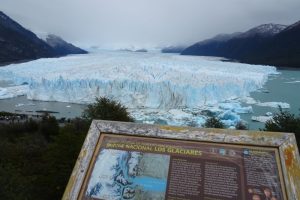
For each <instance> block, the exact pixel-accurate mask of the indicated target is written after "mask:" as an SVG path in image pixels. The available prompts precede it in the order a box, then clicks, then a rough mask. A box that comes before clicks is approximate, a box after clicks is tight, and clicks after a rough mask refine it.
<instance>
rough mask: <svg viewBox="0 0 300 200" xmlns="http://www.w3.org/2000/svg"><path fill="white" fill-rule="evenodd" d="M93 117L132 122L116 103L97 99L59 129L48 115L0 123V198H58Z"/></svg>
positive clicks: (32, 199)
mask: <svg viewBox="0 0 300 200" xmlns="http://www.w3.org/2000/svg"><path fill="white" fill-rule="evenodd" d="M93 118H95V119H103V120H115V121H132V118H131V117H130V116H129V114H128V112H127V110H126V108H125V107H123V106H122V105H120V104H119V103H118V102H115V101H110V100H108V99H107V98H99V99H97V101H96V103H95V104H91V105H90V106H89V107H88V108H87V109H86V110H85V112H84V117H83V118H76V119H73V120H72V121H70V123H66V124H64V126H62V127H61V126H59V124H58V121H57V120H56V118H54V117H52V116H49V115H45V116H43V118H42V119H41V120H40V121H34V120H31V119H29V120H26V121H25V122H20V123H18V122H16V121H15V122H14V123H12V122H11V123H2V124H0V186H1V187H0V199H14V200H18V199H20V200H21V199H22V200H24V199H30V200H35V199H37V200H40V199H45V200H47V199H49V200H54V199H61V197H62V195H63V192H64V190H65V187H66V185H67V182H68V180H69V177H70V175H71V172H72V169H73V167H74V165H75V162H76V159H77V156H78V154H79V152H80V149H81V146H82V144H83V141H84V139H85V137H86V134H87V131H88V128H89V126H90V122H91V120H92V119H93Z"/></svg>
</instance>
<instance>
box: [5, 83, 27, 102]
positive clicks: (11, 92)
mask: <svg viewBox="0 0 300 200" xmlns="http://www.w3.org/2000/svg"><path fill="white" fill-rule="evenodd" d="M27 92H28V86H27V85H18V86H10V87H6V88H2V87H0V99H9V98H14V97H17V96H23V95H26V94H27Z"/></svg>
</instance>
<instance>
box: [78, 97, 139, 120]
mask: <svg viewBox="0 0 300 200" xmlns="http://www.w3.org/2000/svg"><path fill="white" fill-rule="evenodd" d="M82 117H83V118H84V119H86V120H88V121H92V120H93V119H102V120H112V121H125V122H133V118H132V117H131V116H130V115H129V113H128V111H127V108H126V107H124V106H123V105H121V104H120V103H119V102H117V101H114V100H110V99H108V98H106V97H100V98H96V102H95V103H93V104H89V105H88V106H87V108H86V109H85V110H84V111H83V115H82Z"/></svg>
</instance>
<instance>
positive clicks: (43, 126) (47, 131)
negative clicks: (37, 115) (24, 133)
mask: <svg viewBox="0 0 300 200" xmlns="http://www.w3.org/2000/svg"><path fill="white" fill-rule="evenodd" d="M39 131H40V132H41V133H42V134H44V136H45V137H46V139H47V140H50V139H51V137H53V136H55V135H58V133H59V125H58V122H57V120H56V118H55V117H53V116H50V115H49V114H45V115H44V116H43V117H42V121H41V122H40V126H39Z"/></svg>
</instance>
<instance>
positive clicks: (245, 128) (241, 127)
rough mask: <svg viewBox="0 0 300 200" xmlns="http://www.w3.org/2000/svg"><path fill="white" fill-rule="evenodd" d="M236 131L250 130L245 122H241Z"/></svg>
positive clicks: (236, 126)
mask: <svg viewBox="0 0 300 200" xmlns="http://www.w3.org/2000/svg"><path fill="white" fill-rule="evenodd" d="M235 129H236V130H248V127H247V125H246V124H244V123H243V122H241V121H239V122H238V123H237V124H236V125H235Z"/></svg>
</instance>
